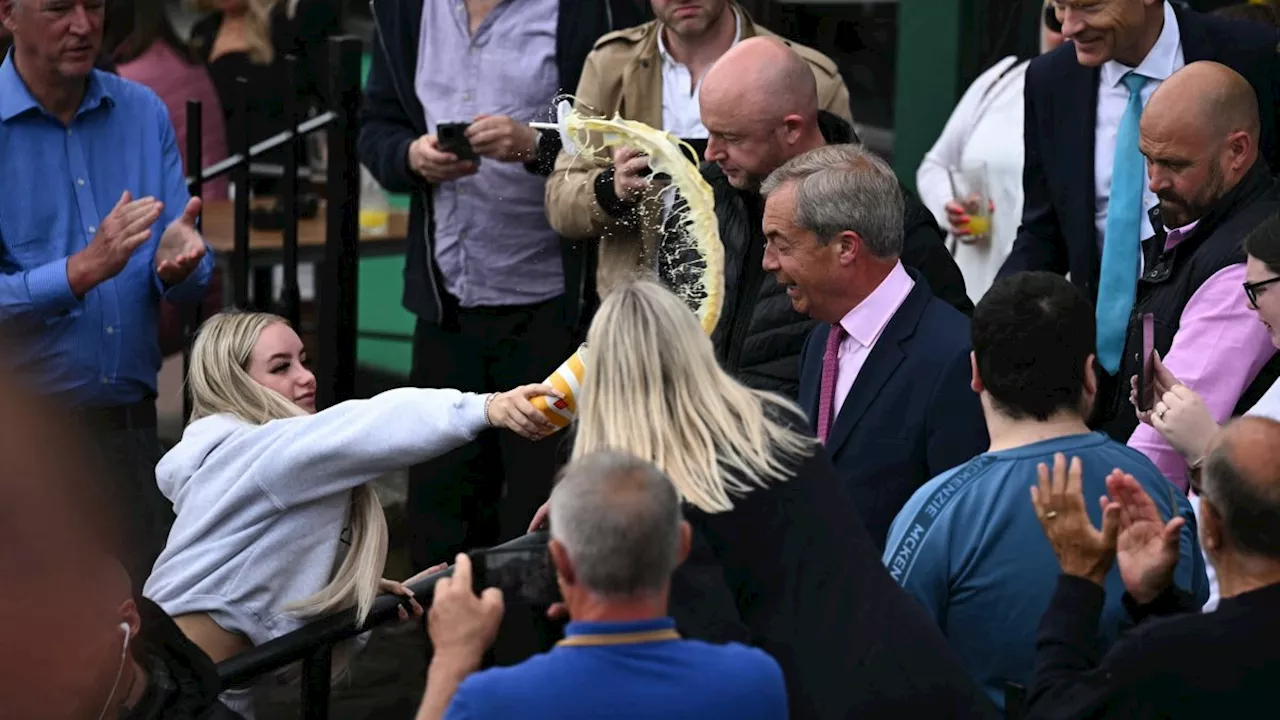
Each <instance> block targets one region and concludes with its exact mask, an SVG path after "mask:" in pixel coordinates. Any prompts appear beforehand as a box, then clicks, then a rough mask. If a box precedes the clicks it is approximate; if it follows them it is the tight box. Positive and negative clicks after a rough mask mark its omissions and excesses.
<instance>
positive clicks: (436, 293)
mask: <svg viewBox="0 0 1280 720" xmlns="http://www.w3.org/2000/svg"><path fill="white" fill-rule="evenodd" d="M374 5H375V0H369V16H370V17H372V18H373V29H374V33H373V34H374V35H376V36H377V38H378V46H379V47H380V48H381V49H382V56H383V57H384V58H385V59H386V61H387V69H388V71H389V72H390V73H391V86H392V87H394V88H395V91H396V98H397V99H398V100H399V101H400V108H401V109H402V110H404V114H405V117H409V110H408V108H409V103H407V102H405V95H404V90H403V89H402V88H401V87H400V80H399V77H398V76H397V75H398V74H397V72H396V65H395V63H394V62H392V56H391V51H390V50H388V49H387V37H386V35H385V34H383V32H382V23H380V22H378V8H377V7H375V6H374ZM423 12H426V9H425V8H424V9H423ZM426 117H427V108H426V107H423V108H422V119H423V122H426ZM410 122H412V118H410ZM415 130H418V131H420V132H424V133H425V131H426V128H415ZM431 193H432V188H431V186H430V185H429V184H428V185H427V189H426V192H425V193H424V195H425V196H426V197H424V198H423V202H422V235H423V241H424V243H425V244H426V246H427V258H426V264H427V285H428V286H429V287H430V288H431V296H432V298H434V299H435V301H436V324H437V325H440V324H442V323H444V301H443V300H441V298H440V288H439V287H437V286H436V273H435V261H436V258H435V254H436V250H435V242H434V240H435V238H434V237H433V236H434V235H435V222H434V221H433V219H432V214H433V210H434V206H435V202H434V199H433V198H432V197H431Z"/></svg>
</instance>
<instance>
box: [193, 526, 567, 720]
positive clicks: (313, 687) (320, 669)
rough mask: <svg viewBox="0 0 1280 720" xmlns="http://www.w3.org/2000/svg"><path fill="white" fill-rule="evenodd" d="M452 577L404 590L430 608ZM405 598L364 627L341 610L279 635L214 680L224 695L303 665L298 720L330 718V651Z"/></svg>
mask: <svg viewBox="0 0 1280 720" xmlns="http://www.w3.org/2000/svg"><path fill="white" fill-rule="evenodd" d="M546 543H547V534H546V533H545V532H537V533H530V534H528V535H524V536H521V537H518V538H516V539H514V540H511V541H510V542H507V543H504V544H502V545H499V546H498V548H501V549H504V550H516V549H523V548H530V547H533V546H539V547H545V546H546ZM451 575H453V568H452V566H451V567H449V568H447V569H445V570H441V571H440V572H436V573H432V574H430V575H428V576H426V577H424V578H422V579H421V580H418V581H417V582H414V583H412V584H410V585H409V586H408V587H409V589H410V590H412V591H413V594H414V598H415V599H416V600H417V601H418V602H419V604H421V605H422V607H423V609H424V610H425V609H428V608H430V606H431V597H432V595H433V594H434V592H435V586H436V582H438V581H439V580H440V578H444V577H450V576H451ZM404 605H405V599H404V598H401V597H399V596H396V595H382V596H380V597H378V598H377V600H375V601H374V604H373V610H372V612H370V613H369V617H368V618H366V619H365V621H364V623H363V624H360V625H357V624H356V622H355V610H344V611H342V612H339V613H335V614H333V615H330V616H328V617H323V618H320V619H318V620H315V621H312V622H311V623H308V624H307V625H305V626H303V627H301V628H298V629H297V630H294V631H293V632H291V633H287V634H285V635H281V636H280V637H278V638H275V639H274V640H270V641H268V642H265V643H263V644H261V645H259V646H257V647H255V648H253V649H251V650H247V651H245V652H243V653H240V654H239V655H236V656H235V657H233V658H230V659H228V660H224V661H222V662H221V663H219V664H218V678H219V679H220V680H221V681H222V688H223V689H224V690H227V689H231V688H235V687H240V686H243V685H246V684H248V683H251V682H253V680H255V679H256V678H259V677H261V676H263V675H266V674H267V673H271V672H275V671H277V670H280V669H282V668H284V667H286V666H288V665H291V664H293V663H297V662H300V663H302V678H301V683H300V691H301V693H302V718H303V720H327V719H328V717H329V692H330V689H331V688H330V679H331V676H332V670H333V667H332V656H333V646H334V645H335V644H337V643H340V642H342V641H343V640H349V639H350V638H353V637H355V636H357V635H360V634H362V633H365V632H368V631H370V630H372V629H374V628H376V627H379V626H382V625H386V624H388V623H391V622H394V621H396V620H397V618H398V617H399V608H401V607H403V606H404Z"/></svg>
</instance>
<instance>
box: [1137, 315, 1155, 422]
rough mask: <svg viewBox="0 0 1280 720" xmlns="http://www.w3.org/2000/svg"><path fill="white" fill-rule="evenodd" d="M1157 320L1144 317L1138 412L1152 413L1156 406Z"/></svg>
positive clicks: (1152, 317) (1151, 317)
mask: <svg viewBox="0 0 1280 720" xmlns="http://www.w3.org/2000/svg"><path fill="white" fill-rule="evenodd" d="M1155 356H1156V318H1155V315H1152V314H1151V313H1146V314H1144V315H1143V316H1142V365H1141V367H1139V369H1138V410H1140V411H1142V412H1150V411H1151V408H1153V407H1155V404H1156V369H1155Z"/></svg>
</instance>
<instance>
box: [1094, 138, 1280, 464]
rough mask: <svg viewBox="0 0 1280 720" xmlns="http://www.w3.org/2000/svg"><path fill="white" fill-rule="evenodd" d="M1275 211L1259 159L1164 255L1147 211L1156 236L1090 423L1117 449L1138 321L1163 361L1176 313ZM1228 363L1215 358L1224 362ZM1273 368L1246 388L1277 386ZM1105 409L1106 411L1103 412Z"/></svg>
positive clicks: (1279, 202)
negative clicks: (1113, 368) (1115, 368)
mask: <svg viewBox="0 0 1280 720" xmlns="http://www.w3.org/2000/svg"><path fill="white" fill-rule="evenodd" d="M1277 211H1280V198H1277V196H1276V192H1275V183H1274V181H1273V180H1272V177H1271V172H1270V170H1269V169H1268V168H1267V163H1266V161H1265V160H1262V159H1260V160H1259V161H1258V162H1257V163H1256V164H1255V165H1254V167H1253V169H1251V170H1250V171H1249V173H1248V174H1246V175H1245V176H1244V177H1243V178H1242V179H1241V180H1240V182H1239V184H1237V185H1236V186H1235V188H1233V189H1232V190H1231V191H1230V192H1228V193H1227V194H1226V195H1224V196H1223V197H1222V198H1220V199H1219V200H1218V201H1217V202H1216V203H1214V204H1213V206H1212V207H1210V208H1209V211H1208V212H1207V213H1205V216H1204V217H1203V218H1201V219H1200V221H1199V222H1198V223H1197V224H1196V227H1195V229H1194V230H1193V231H1192V232H1191V234H1190V235H1189V236H1187V237H1186V238H1185V239H1183V240H1182V241H1181V242H1179V243H1178V244H1177V245H1176V246H1174V248H1173V249H1172V250H1169V251H1167V252H1166V251H1164V244H1165V233H1164V231H1163V227H1164V223H1163V221H1162V220H1161V218H1160V213H1159V208H1158V207H1157V208H1155V209H1154V210H1153V211H1152V213H1151V224H1152V225H1153V226H1155V227H1158V228H1161V230H1160V232H1158V233H1157V234H1156V236H1155V237H1152V238H1150V239H1148V240H1147V242H1146V243H1145V247H1144V253H1145V256H1146V260H1145V263H1144V266H1143V267H1144V272H1143V273H1142V276H1141V277H1140V278H1139V279H1138V290H1137V298H1136V300H1135V302H1134V306H1133V312H1132V314H1131V315H1130V317H1129V328H1128V335H1127V337H1126V339H1125V350H1124V353H1123V354H1122V355H1121V356H1120V370H1119V372H1118V373H1117V374H1116V377H1115V378H1113V379H1112V378H1109V379H1108V382H1107V383H1106V385H1105V386H1104V387H1108V386H1113V388H1112V391H1111V392H1110V393H1109V394H1108V395H1105V396H1100V397H1099V404H1100V407H1099V408H1098V409H1097V410H1096V411H1095V422H1099V421H1103V420H1106V423H1105V425H1102V427H1103V428H1104V429H1105V430H1106V432H1107V434H1108V435H1110V436H1111V437H1113V438H1115V439H1116V440H1117V441H1119V442H1127V441H1128V439H1129V436H1130V435H1132V434H1133V430H1134V428H1136V427H1137V426H1138V420H1137V416H1136V415H1135V414H1134V408H1133V405H1132V404H1131V403H1130V402H1129V378H1131V377H1133V376H1134V375H1136V374H1138V370H1139V367H1140V363H1141V360H1140V358H1141V351H1142V316H1143V315H1144V314H1147V313H1150V314H1151V315H1152V316H1153V318H1152V319H1153V320H1154V323H1153V325H1154V329H1155V336H1154V338H1153V340H1154V347H1155V350H1156V351H1157V352H1159V353H1160V355H1161V357H1163V356H1164V355H1166V354H1167V353H1168V352H1169V348H1170V347H1172V345H1173V339H1174V336H1175V335H1176V334H1177V333H1178V327H1179V324H1180V323H1181V321H1182V313H1183V311H1184V310H1185V309H1186V307H1187V303H1188V302H1190V300H1191V297H1192V296H1193V295H1195V293H1196V291H1197V290H1199V289H1200V286H1201V285H1203V284H1204V283H1205V282H1206V281H1208V279H1209V278H1211V277H1213V275H1214V274H1215V273H1217V272H1218V271H1219V270H1222V269H1223V268H1225V267H1228V266H1230V265H1235V264H1238V263H1243V262H1244V261H1245V252H1244V247H1243V245H1244V239H1245V237H1246V236H1247V235H1248V234H1249V233H1250V232H1252V231H1253V229H1254V228H1256V227H1257V226H1258V225H1259V224H1261V223H1262V222H1263V221H1264V220H1266V219H1268V218H1270V217H1271V216H1273V215H1275V214H1276V212H1277ZM1240 302H1244V293H1241V294H1240ZM1249 322H1254V321H1253V320H1250V321H1249ZM1233 360H1234V359H1233V358H1224V357H1220V358H1218V361H1219V362H1224V363H1229V362H1232V361H1233ZM1274 365H1275V363H1271V364H1270V365H1269V366H1268V368H1264V369H1263V372H1262V373H1260V374H1259V376H1258V377H1257V378H1250V379H1249V381H1250V383H1251V384H1253V385H1258V386H1259V387H1260V388H1261V391H1262V392H1265V391H1266V389H1267V388H1269V387H1271V383H1272V381H1274V380H1275V379H1276V378H1275V368H1274ZM1210 374H1212V369H1211V368H1210ZM1257 394H1258V393H1257V391H1256V389H1255V392H1252V393H1251V392H1248V391H1247V389H1246V392H1245V396H1246V397H1251V398H1253V397H1256V396H1257ZM1108 402H1109V404H1110V406H1109V407H1102V405H1103V404H1104V403H1108ZM1248 407H1249V406H1246V407H1244V408H1243V410H1247V409H1248ZM1234 414H1239V412H1237V413H1234Z"/></svg>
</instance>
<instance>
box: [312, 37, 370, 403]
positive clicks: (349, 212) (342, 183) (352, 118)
mask: <svg viewBox="0 0 1280 720" xmlns="http://www.w3.org/2000/svg"><path fill="white" fill-rule="evenodd" d="M361 53H362V46H361V42H360V40H359V39H358V38H354V37H350V36H346V37H337V38H333V39H331V40H330V41H329V78H330V82H331V83H332V85H331V93H330V98H331V102H332V110H333V111H334V113H335V114H336V115H337V118H336V119H335V121H334V124H333V126H332V127H331V128H330V129H329V130H328V132H327V133H326V134H327V139H328V145H329V148H328V154H329V157H328V165H327V168H326V170H325V185H326V193H325V196H326V200H325V246H324V262H323V265H322V266H321V268H320V272H319V273H318V274H319V277H320V288H319V289H320V293H319V301H320V303H319V305H320V307H319V329H318V330H319V338H320V343H319V344H320V347H319V349H318V354H319V356H320V357H319V360H320V370H321V373H320V385H319V388H317V394H318V396H319V397H317V400H318V401H319V403H320V406H321V407H327V406H330V405H333V404H334V403H338V402H341V401H343V400H347V399H350V398H351V397H353V396H354V395H355V376H356V298H357V292H356V277H357V274H358V271H359V262H360V247H359V241H360V238H359V222H358V218H359V212H360V163H359V159H358V158H357V156H356V141H357V139H358V137H359V133H360V121H359V113H360V92H361V90H360V84H361V83H360V59H361Z"/></svg>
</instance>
